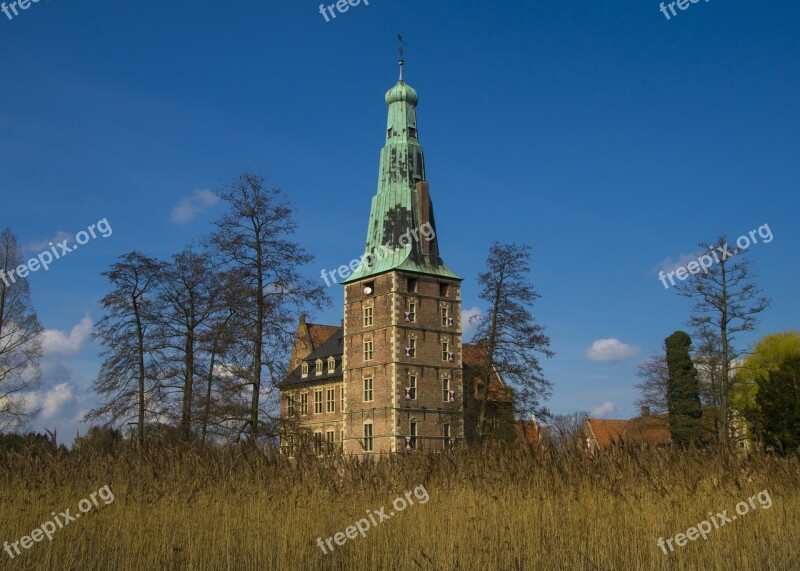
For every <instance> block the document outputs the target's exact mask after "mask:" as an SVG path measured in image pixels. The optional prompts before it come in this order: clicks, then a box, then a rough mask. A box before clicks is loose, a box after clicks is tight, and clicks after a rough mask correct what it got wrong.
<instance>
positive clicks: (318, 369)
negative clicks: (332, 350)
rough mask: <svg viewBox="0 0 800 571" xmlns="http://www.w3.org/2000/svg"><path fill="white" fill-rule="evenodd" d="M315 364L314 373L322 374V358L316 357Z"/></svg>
mask: <svg viewBox="0 0 800 571" xmlns="http://www.w3.org/2000/svg"><path fill="white" fill-rule="evenodd" d="M315 365H316V368H315V373H316V374H318V375H321V374H322V359H317V362H316V363H315Z"/></svg>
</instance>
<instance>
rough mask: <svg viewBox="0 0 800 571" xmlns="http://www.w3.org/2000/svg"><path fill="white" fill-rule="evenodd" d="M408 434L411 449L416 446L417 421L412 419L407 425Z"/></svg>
mask: <svg viewBox="0 0 800 571" xmlns="http://www.w3.org/2000/svg"><path fill="white" fill-rule="evenodd" d="M408 435H409V436H410V437H411V449H412V450H415V449H416V448H417V421H415V420H412V421H411V422H410V423H409V426H408Z"/></svg>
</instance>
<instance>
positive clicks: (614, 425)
mask: <svg viewBox="0 0 800 571" xmlns="http://www.w3.org/2000/svg"><path fill="white" fill-rule="evenodd" d="M586 422H587V423H588V424H589V427H590V428H591V432H592V434H593V435H594V437H595V438H596V439H597V445H598V446H599V447H600V448H606V447H608V446H610V445H612V444H620V443H629V444H654V445H663V444H669V443H670V442H671V441H672V440H671V438H670V433H669V420H668V419H667V417H666V415H652V416H640V417H638V418H632V419H630V420H612V419H605V418H591V419H587V421H586ZM587 436H588V435H587Z"/></svg>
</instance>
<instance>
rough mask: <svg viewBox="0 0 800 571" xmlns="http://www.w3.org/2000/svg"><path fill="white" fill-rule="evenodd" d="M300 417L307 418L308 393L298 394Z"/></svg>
mask: <svg viewBox="0 0 800 571" xmlns="http://www.w3.org/2000/svg"><path fill="white" fill-rule="evenodd" d="M300 416H308V393H301V394H300Z"/></svg>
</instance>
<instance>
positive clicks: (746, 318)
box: [677, 236, 770, 440]
mask: <svg viewBox="0 0 800 571" xmlns="http://www.w3.org/2000/svg"><path fill="white" fill-rule="evenodd" d="M699 247H700V248H702V250H703V251H704V252H706V254H705V255H706V256H708V257H709V259H711V255H713V256H714V257H715V258H716V259H717V260H718V263H711V264H710V267H707V268H706V269H704V270H703V271H699V272H697V273H695V274H690V275H689V278H688V279H687V280H686V281H684V282H678V288H677V289H678V292H679V293H680V295H682V296H684V297H687V298H689V299H692V300H693V301H694V302H695V303H694V306H693V307H692V313H691V317H690V319H689V324H690V325H691V326H692V327H694V328H695V329H696V330H697V331H699V332H701V335H700V336H701V338H703V341H702V342H701V347H700V349H701V351H703V352H705V355H704V354H703V353H701V354H700V355H699V356H700V357H701V358H702V357H703V356H705V357H706V358H707V359H709V360H714V361H718V363H719V364H718V367H719V372H718V374H715V377H714V382H715V383H716V385H717V386H716V387H715V389H714V391H715V397H714V398H715V400H718V403H719V404H718V407H719V408H718V410H717V417H718V418H717V420H718V426H719V430H718V436H719V438H720V439H721V440H728V438H729V437H730V430H729V425H730V421H731V393H732V389H733V384H734V379H735V375H734V372H735V367H736V362H737V360H738V359H739V358H740V357H741V356H742V355H744V354H745V353H746V351H745V350H744V349H739V350H737V349H736V347H735V342H736V335H737V334H738V333H743V332H746V331H753V330H754V329H755V327H756V324H757V323H758V316H759V314H760V313H761V312H762V311H764V310H765V309H766V308H767V307H768V306H769V302H770V300H769V298H768V297H765V296H762V291H761V289H760V288H759V287H758V285H757V284H756V282H755V274H754V271H753V266H752V262H751V261H750V260H748V259H747V258H746V255H747V252H746V250H745V251H741V252H739V251H738V250H733V251H731V250H730V246H728V243H727V240H726V239H725V237H724V236H721V237H719V238H718V239H717V241H716V243H715V244H714V245H713V246H711V245H708V244H700V246H699ZM702 332H705V333H702ZM711 332H713V335H710V333H711Z"/></svg>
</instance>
